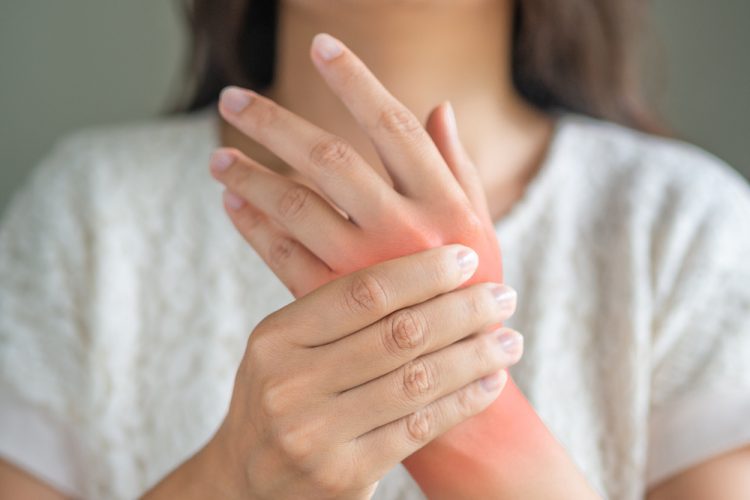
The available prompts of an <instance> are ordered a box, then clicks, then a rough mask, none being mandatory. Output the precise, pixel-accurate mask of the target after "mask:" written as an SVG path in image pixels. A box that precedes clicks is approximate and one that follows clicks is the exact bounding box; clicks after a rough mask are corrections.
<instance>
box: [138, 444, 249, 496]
mask: <svg viewBox="0 0 750 500" xmlns="http://www.w3.org/2000/svg"><path fill="white" fill-rule="evenodd" d="M239 469H240V467H238V466H237V464H236V462H235V461H234V460H233V459H232V457H231V455H230V454H229V453H228V448H227V447H226V446H225V440H224V439H223V438H222V431H221V429H220V430H219V431H218V432H217V433H216V434H215V435H214V436H213V437H212V438H211V440H210V441H209V442H208V443H206V445H205V446H203V448H201V449H200V450H199V451H198V452H197V453H196V454H195V455H193V456H192V457H190V458H189V459H188V460H186V461H185V462H183V463H182V464H181V465H180V466H179V467H177V468H176V469H174V470H173V471H172V472H171V473H170V474H169V475H168V476H167V477H165V478H164V479H163V480H162V481H160V482H159V483H158V484H157V485H156V486H154V487H153V488H152V489H151V490H149V491H148V492H147V493H146V494H145V495H144V496H143V497H142V499H143V500H161V499H172V498H181V499H184V500H192V499H205V498H212V499H217V500H249V499H250V498H251V497H250V496H249V493H248V489H247V488H246V481H245V479H244V475H242V474H240V473H237V472H236V471H237V470H239Z"/></svg>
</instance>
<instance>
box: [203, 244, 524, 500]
mask: <svg viewBox="0 0 750 500" xmlns="http://www.w3.org/2000/svg"><path fill="white" fill-rule="evenodd" d="M476 267H477V259H476V254H475V253H474V252H473V251H471V250H470V249H468V248H467V247H464V246H461V245H448V246H445V247H440V248H435V249H431V250H427V251H425V252H421V253H418V254H414V255H410V256H406V257H401V258H398V259H394V260H391V261H387V262H384V263H381V264H377V265H374V266H372V267H369V268H366V269H363V270H361V271H358V272H356V273H353V274H350V275H348V276H344V277H342V278H339V279H336V280H334V281H332V282H330V283H328V284H326V285H324V286H322V287H320V288H319V289H317V290H315V291H313V292H311V293H309V294H308V295H306V296H305V297H303V298H300V299H297V300H296V301H294V302H292V303H291V304H289V305H288V306H286V307H284V308H282V309H280V310H279V311H277V312H275V313H273V314H271V315H270V316H268V317H266V318H265V319H264V320H263V321H262V322H261V323H260V324H259V325H258V326H257V327H256V328H255V330H254V331H253V333H252V335H251V336H250V339H249V341H248V345H247V350H246V352H245V355H244V358H243V359H242V362H241V364H240V367H239V370H238V372H237V377H236V381H235V387H234V393H233V396H232V400H231V404H230V408H229V412H228V414H227V417H226V419H225V421H224V422H223V424H222V426H221V428H220V429H219V431H218V432H217V433H216V435H215V436H214V438H213V441H214V442H213V443H212V445H213V446H214V447H215V449H218V450H221V455H223V456H224V457H225V458H224V471H223V474H225V475H226V474H229V476H228V477H231V480H230V482H231V484H233V485H234V488H235V491H236V492H237V493H238V495H237V497H238V498H273V499H282V498H369V497H370V496H371V495H372V493H373V491H374V489H375V486H376V485H377V482H378V481H379V480H380V478H381V477H383V476H384V475H385V474H386V473H387V472H388V471H389V470H390V469H391V468H392V467H394V466H395V465H396V464H398V463H399V462H400V461H401V460H403V459H404V458H405V457H407V456H408V455H410V454H411V453H413V452H414V451H416V450H417V449H419V448H421V447H422V446H423V445H425V444H427V443H428V442H429V441H430V440H432V439H433V438H435V437H436V436H438V435H439V434H441V433H442V432H444V431H446V430H448V429H450V428H451V427H453V426H454V425H456V424H458V423H460V422H462V421H464V420H466V419H468V418H469V417H471V416H472V415H475V414H477V413H479V412H480V411H482V410H483V409H484V408H486V407H487V406H488V405H489V404H490V403H491V402H492V401H493V400H494V399H495V398H496V397H497V396H498V395H499V394H500V391H501V390H502V387H503V385H504V383H505V380H506V376H507V375H506V373H505V371H504V370H503V369H504V368H506V367H508V366H510V365H512V364H513V363H515V362H516V361H517V360H518V359H519V358H520V356H521V351H522V343H521V336H520V335H519V334H518V333H516V332H514V331H512V330H509V329H507V328H501V329H499V330H494V331H488V330H490V328H489V327H490V326H491V325H494V324H497V323H500V322H502V321H504V320H506V319H507V318H508V317H509V316H510V315H511V314H512V313H513V311H514V309H515V294H514V293H512V291H511V293H508V292H509V289H508V288H506V287H504V286H502V285H497V284H490V283H481V284H476V285H473V286H470V287H467V288H463V289H461V290H456V288H458V287H459V286H460V285H461V284H462V283H464V282H465V281H466V280H468V278H470V277H471V275H472V274H473V273H474V271H475V270H476ZM507 297H511V298H510V300H508V299H507ZM497 298H501V299H502V298H505V300H504V301H503V302H501V303H498V299H497ZM474 334H476V335H474Z"/></svg>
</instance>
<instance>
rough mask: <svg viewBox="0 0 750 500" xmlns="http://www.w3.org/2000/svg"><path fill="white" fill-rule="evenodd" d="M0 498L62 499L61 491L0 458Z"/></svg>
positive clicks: (17, 499)
mask: <svg viewBox="0 0 750 500" xmlns="http://www.w3.org/2000/svg"><path fill="white" fill-rule="evenodd" d="M0 498H14V499H16V500H64V499H65V498H67V497H66V496H65V495H64V494H63V493H62V492H60V491H57V490H56V489H54V488H53V487H52V486H50V485H48V484H46V483H45V482H43V481H41V480H40V479H37V478H36V477H34V476H32V475H31V474H28V473H26V472H25V471H23V470H21V469H19V468H18V467H16V466H15V465H13V464H11V463H9V462H6V461H5V460H3V459H2V458H0Z"/></svg>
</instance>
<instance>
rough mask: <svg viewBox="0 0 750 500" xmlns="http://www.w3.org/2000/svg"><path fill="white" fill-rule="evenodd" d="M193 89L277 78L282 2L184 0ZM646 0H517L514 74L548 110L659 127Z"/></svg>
mask: <svg viewBox="0 0 750 500" xmlns="http://www.w3.org/2000/svg"><path fill="white" fill-rule="evenodd" d="M186 1H187V3H186V4H185V6H186V11H187V14H188V18H189V21H190V27H191V32H192V43H193V47H192V48H193V51H192V57H193V59H192V64H191V67H190V73H191V76H192V77H193V82H192V88H191V90H190V95H189V97H188V99H187V102H188V104H187V106H185V107H184V108H185V109H186V110H189V111H191V110H197V109H200V108H202V107H204V106H206V105H209V104H211V103H212V102H214V101H215V100H216V99H217V97H218V95H219V92H220V91H221V89H222V88H223V87H224V86H226V85H229V84H233V85H241V86H244V87H247V88H252V89H254V90H262V89H263V88H265V87H267V86H268V85H270V84H271V82H272V79H273V74H274V61H275V55H276V52H275V49H276V21H277V16H278V5H277V3H278V0H186ZM644 4H645V2H644V1H643V0H629V1H628V0H565V1H561V0H515V6H514V9H515V10H514V20H513V44H512V51H513V53H512V74H513V81H514V84H515V86H516V88H517V89H518V91H519V92H520V94H521V95H522V96H523V97H524V98H525V99H527V100H528V101H529V102H531V103H532V104H533V105H535V106H537V107H538V108H540V109H542V110H554V109H564V110H568V111H572V112H577V113H583V114H587V115H589V116H593V117H596V118H603V119H607V120H612V121H615V122H618V123H621V124H624V125H627V126H630V127H634V128H637V129H641V130H646V131H649V132H657V131H661V127H660V126H659V125H658V124H657V121H656V120H655V119H653V118H652V116H651V113H650V112H649V110H648V108H647V107H646V105H645V101H644V99H643V97H642V93H641V89H640V81H639V78H638V76H639V75H638V71H637V70H638V61H637V50H638V46H637V44H636V41H637V40H638V38H639V37H638V35H639V33H638V27H639V25H638V21H639V20H640V18H641V15H642V13H643V10H644V7H645V5H644Z"/></svg>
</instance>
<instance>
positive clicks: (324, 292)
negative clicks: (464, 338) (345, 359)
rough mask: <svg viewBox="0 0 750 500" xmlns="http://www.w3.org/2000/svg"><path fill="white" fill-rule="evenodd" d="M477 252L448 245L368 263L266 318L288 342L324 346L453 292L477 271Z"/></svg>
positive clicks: (460, 246)
mask: <svg viewBox="0 0 750 500" xmlns="http://www.w3.org/2000/svg"><path fill="white" fill-rule="evenodd" d="M477 265H478V256H477V254H476V252H474V251H473V250H471V249H470V248H468V247H465V246H463V245H446V246H443V247H438V248H432V249H430V250H426V251H423V252H419V253H415V254H412V255H407V256H406V257H400V258H397V259H392V260H388V261H385V262H382V263H380V264H375V265H374V266H371V267H367V268H365V269H362V270H360V271H357V272H354V273H352V274H349V275H347V276H344V277H342V278H339V279H337V280H335V281H333V282H331V283H328V284H327V285H324V286H322V287H320V289H318V290H315V291H314V292H312V293H311V294H309V295H308V296H307V297H305V298H304V300H298V301H295V302H293V303H291V304H289V305H288V306H286V307H284V308H282V309H280V310H279V311H277V312H276V313H273V314H271V315H270V316H268V317H267V318H266V321H267V322H269V323H274V324H275V326H276V327H277V329H278V330H279V331H282V332H284V331H289V332H290V334H289V336H288V338H287V340H288V341H289V342H292V343H294V344H301V345H303V346H307V347H313V346H320V345H324V344H327V343H329V342H333V341H334V340H338V339H340V338H342V337H345V336H348V335H350V334H351V333H352V332H356V331H358V330H360V329H362V328H364V327H366V326H368V325H370V324H372V323H375V322H376V321H378V320H380V319H382V318H383V317H385V316H387V315H389V314H390V313H392V312H394V311H397V310H399V309H403V308H404V307H408V306H411V305H414V304H419V303H421V302H424V301H426V300H428V299H431V298H433V297H435V296H437V295H441V294H443V293H446V292H449V291H451V290H453V289H455V288H457V287H458V286H460V285H461V284H462V283H463V282H465V281H466V280H468V279H469V278H470V277H471V276H472V275H473V274H474V272H475V271H476V268H477Z"/></svg>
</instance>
